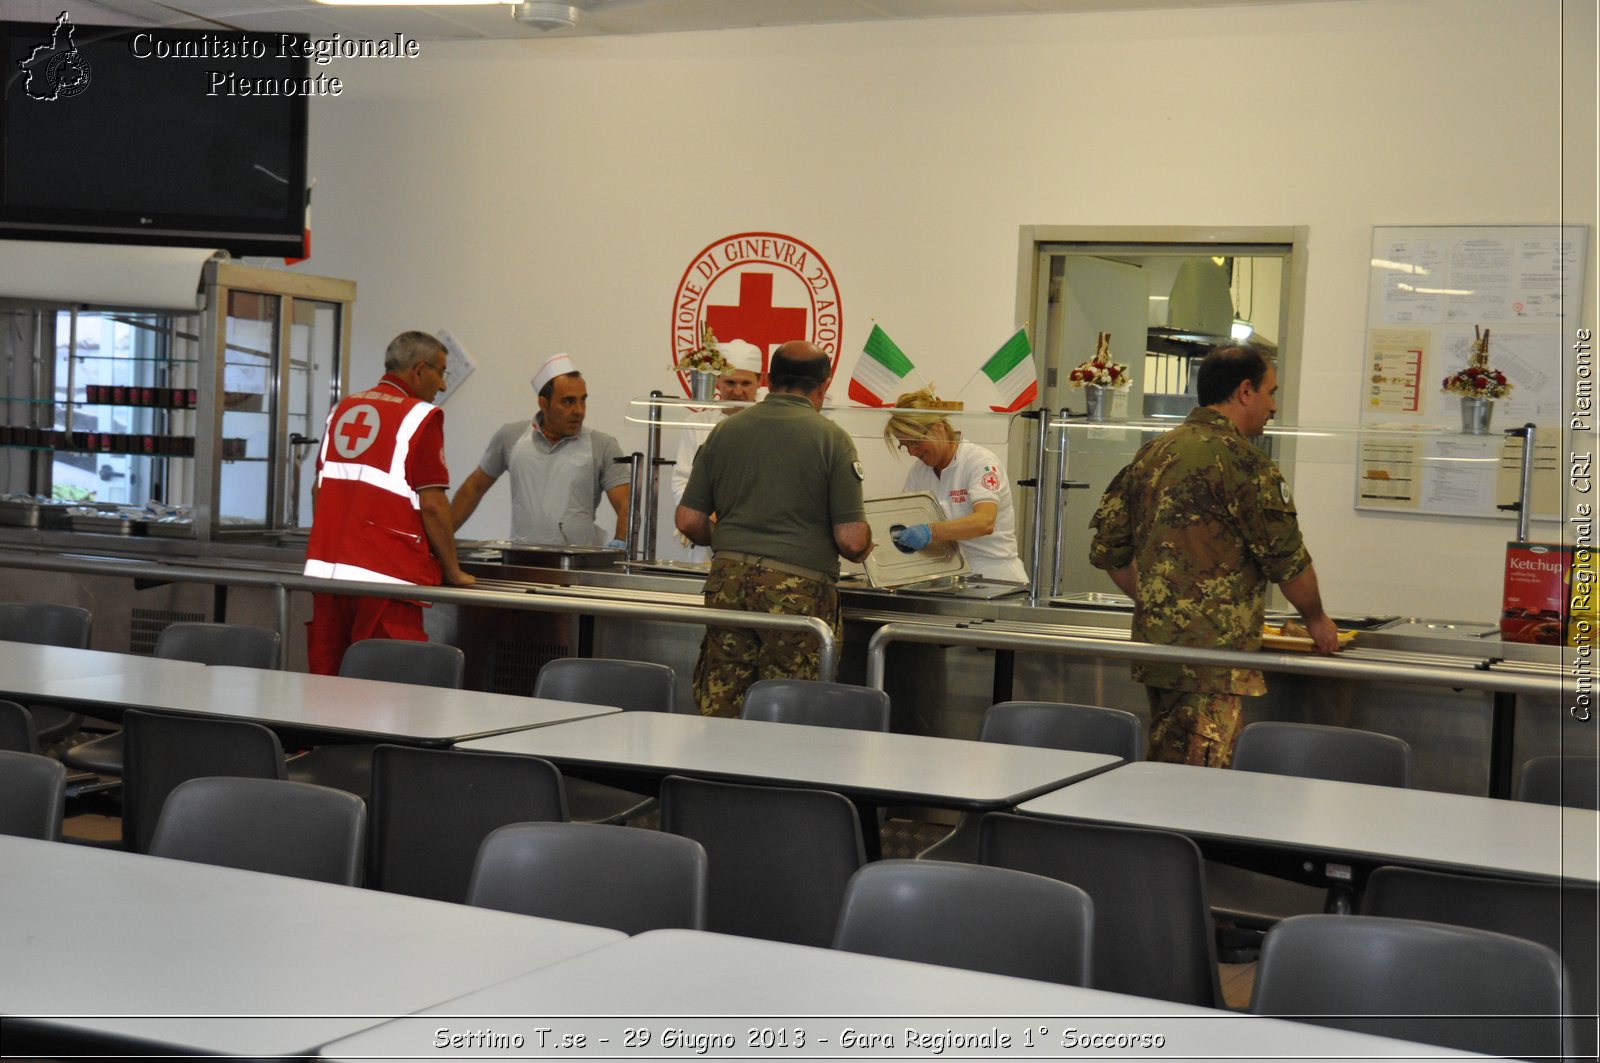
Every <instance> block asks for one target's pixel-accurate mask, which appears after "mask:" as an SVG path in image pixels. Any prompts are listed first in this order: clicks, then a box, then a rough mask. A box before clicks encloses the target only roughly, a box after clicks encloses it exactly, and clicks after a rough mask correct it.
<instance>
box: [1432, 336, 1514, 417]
mask: <svg viewBox="0 0 1600 1063" xmlns="http://www.w3.org/2000/svg"><path fill="white" fill-rule="evenodd" d="M1472 332H1473V335H1474V337H1475V338H1474V339H1473V341H1472V353H1471V355H1469V356H1468V358H1467V366H1466V368H1465V369H1459V370H1457V371H1456V372H1454V373H1451V374H1450V375H1449V376H1447V377H1445V378H1444V391H1445V392H1446V393H1447V394H1452V395H1459V396H1461V431H1463V432H1465V433H1466V434H1467V435H1474V436H1481V435H1488V434H1489V419H1490V418H1491V417H1492V416H1493V415H1494V400H1495V399H1499V398H1504V397H1505V396H1506V395H1507V394H1508V393H1509V392H1510V391H1511V382H1510V381H1509V380H1507V379H1506V375H1505V374H1504V373H1502V372H1501V371H1500V370H1498V369H1496V368H1494V367H1493V366H1491V365H1490V364H1489V330H1488V329H1479V327H1478V326H1477V325H1474V326H1472Z"/></svg>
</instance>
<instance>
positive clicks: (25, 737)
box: [0, 700, 39, 753]
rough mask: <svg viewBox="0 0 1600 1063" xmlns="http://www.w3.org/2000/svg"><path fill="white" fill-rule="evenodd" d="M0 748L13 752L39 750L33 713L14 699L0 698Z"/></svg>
mask: <svg viewBox="0 0 1600 1063" xmlns="http://www.w3.org/2000/svg"><path fill="white" fill-rule="evenodd" d="M0 749H3V750H10V751H11V752H13V753H37V752H39V732H38V731H37V730H36V729H35V728H34V726H33V713H31V712H29V711H28V710H27V709H26V708H25V707H24V706H22V705H19V704H18V703H17V702H15V701H4V700H0Z"/></svg>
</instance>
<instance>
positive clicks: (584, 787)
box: [533, 657, 678, 823]
mask: <svg viewBox="0 0 1600 1063" xmlns="http://www.w3.org/2000/svg"><path fill="white" fill-rule="evenodd" d="M677 684H678V679H677V676H676V675H675V674H674V673H673V671H672V669H671V668H669V667H667V666H666V665H664V664H651V663H649V662H648V661H619V660H612V659H610V658H606V657H563V658H561V659H560V660H555V661H551V662H550V663H548V664H546V665H545V666H544V667H543V668H541V669H539V677H538V678H537V679H535V680H534V683H533V696H534V697H536V698H550V699H551V700H552V701H576V702H580V703H582V704H584V705H611V706H614V707H616V708H619V709H621V710H623V711H624V712H671V711H672V706H673V704H674V701H675V699H676V697H677ZM563 782H564V783H565V784H566V787H567V814H568V815H569V816H570V817H571V818H572V821H573V822H574V823H627V822H629V821H630V820H634V819H638V818H639V817H640V816H642V815H644V814H645V813H647V812H649V811H651V810H652V809H654V808H655V807H656V799H655V798H654V797H652V796H650V795H649V794H642V793H638V792H636V791H633V790H626V789H623V788H622V787H618V786H610V785H608V784H606V783H602V782H597V781H595V780H592V779H574V778H572V777H570V776H568V777H565V778H564V779H563Z"/></svg>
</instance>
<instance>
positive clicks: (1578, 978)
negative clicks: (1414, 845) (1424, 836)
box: [1361, 867, 1600, 1059]
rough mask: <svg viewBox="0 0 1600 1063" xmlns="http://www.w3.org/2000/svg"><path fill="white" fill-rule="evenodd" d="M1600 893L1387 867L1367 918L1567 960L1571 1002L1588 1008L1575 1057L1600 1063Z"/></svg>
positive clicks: (1369, 893) (1584, 887)
mask: <svg viewBox="0 0 1600 1063" xmlns="http://www.w3.org/2000/svg"><path fill="white" fill-rule="evenodd" d="M1597 898H1600V891H1597V889H1596V887H1595V886H1593V885H1590V884H1587V883H1581V882H1560V883H1556V882H1524V881H1516V880H1509V879H1494V878H1480V877H1479V876H1477V875H1454V874H1446V873H1444V872H1441V871H1417V870H1414V869H1412V868H1406V867H1380V868H1378V869H1377V870H1376V871H1374V872H1373V873H1372V874H1371V876H1369V877H1368V879H1367V886H1366V890H1365V891H1364V892H1363V893H1362V895H1361V914H1362V915H1376V916H1385V917H1388V918H1392V919H1419V920H1423V921H1425V922H1430V923H1447V924H1449V925H1451V926H1468V927H1473V928H1475V929H1478V930H1489V931H1493V932H1494V933H1496V934H1510V935H1511V936H1512V937H1519V938H1526V939H1527V940H1529V941H1537V942H1538V943H1539V944H1541V945H1544V946H1546V947H1547V948H1551V949H1554V950H1555V951H1556V952H1557V953H1559V954H1560V955H1561V957H1562V959H1563V960H1564V961H1565V962H1566V965H1567V978H1568V983H1567V985H1568V991H1569V993H1568V995H1569V996H1570V997H1571V999H1572V1002H1573V1003H1574V1004H1575V1005H1577V1006H1579V1007H1580V1008H1584V1007H1585V1005H1584V1002H1585V1001H1588V1004H1587V1013H1588V1015H1589V1019H1588V1021H1586V1022H1579V1023H1577V1024H1576V1025H1577V1031H1576V1032H1577V1036H1578V1043H1577V1044H1576V1045H1575V1046H1572V1047H1570V1048H1569V1049H1568V1053H1567V1054H1568V1055H1576V1056H1578V1057H1580V1058H1583V1059H1593V1058H1594V1056H1595V1050H1596V1039H1595V1021H1594V1018H1593V1016H1594V1011H1595V1001H1596V993H1597V989H1600V984H1597V983H1600V972H1597V969H1596V960H1595V940H1596V935H1597V925H1600V924H1597V918H1596V906H1597Z"/></svg>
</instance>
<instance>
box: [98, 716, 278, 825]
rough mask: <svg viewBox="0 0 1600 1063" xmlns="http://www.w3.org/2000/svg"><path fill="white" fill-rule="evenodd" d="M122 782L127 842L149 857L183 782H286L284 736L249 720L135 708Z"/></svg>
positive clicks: (127, 723) (126, 720) (128, 721)
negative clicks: (170, 801) (159, 824)
mask: <svg viewBox="0 0 1600 1063" xmlns="http://www.w3.org/2000/svg"><path fill="white" fill-rule="evenodd" d="M122 732H123V734H124V736H126V743H127V744H126V748H125V751H124V754H125V767H126V769H127V770H126V771H125V773H124V774H123V777H122V843H123V845H124V846H125V847H126V848H129V849H133V850H134V851H135V852H141V853H143V852H148V851H149V849H150V841H151V839H152V838H153V837H155V832H156V823H157V822H158V821H159V820H160V818H161V810H162V808H163V807H164V806H165V805H166V802H167V797H168V796H169V795H170V794H171V793H172V791H174V790H176V789H177V788H178V786H179V785H180V784H181V783H185V782H188V781H189V780H190V779H203V778H208V777H210V776H230V777H239V778H246V779H282V778H283V777H284V774H285V773H284V764H283V747H282V746H281V745H279V744H278V736H277V735H275V734H273V733H272V732H271V731H269V730H267V729H266V728H265V727H262V726H261V725H260V724H257V723H250V722H249V721H246V720H225V719H212V718H206V717H198V716H164V715H160V714H158V713H153V712H141V711H139V710H137V709H129V710H128V711H127V712H125V713H123V715H122Z"/></svg>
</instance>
